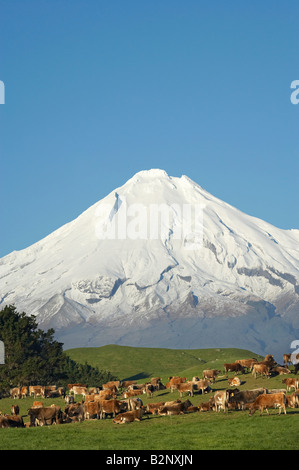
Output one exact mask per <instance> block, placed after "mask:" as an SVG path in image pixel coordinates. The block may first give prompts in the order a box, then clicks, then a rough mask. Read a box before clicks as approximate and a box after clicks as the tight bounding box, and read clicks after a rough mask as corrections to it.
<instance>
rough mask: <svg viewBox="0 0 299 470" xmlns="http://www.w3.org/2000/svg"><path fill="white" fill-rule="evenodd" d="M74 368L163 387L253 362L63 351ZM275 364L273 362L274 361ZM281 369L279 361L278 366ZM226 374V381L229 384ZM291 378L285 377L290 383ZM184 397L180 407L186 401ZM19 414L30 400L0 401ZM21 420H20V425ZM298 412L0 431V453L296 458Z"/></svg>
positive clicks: (184, 354) (195, 353) (227, 356)
mask: <svg viewBox="0 0 299 470" xmlns="http://www.w3.org/2000/svg"><path fill="white" fill-rule="evenodd" d="M68 354H69V355H70V356H71V358H72V359H75V360H76V361H78V362H85V361H87V362H88V363H90V364H91V365H94V366H96V365H97V366H98V367H99V368H100V369H106V370H110V371H111V372H112V373H113V374H114V375H116V376H118V377H119V378H120V379H126V378H136V379H137V380H138V382H139V383H142V382H145V381H146V379H147V378H149V377H153V376H160V377H161V378H162V382H163V383H164V384H165V383H166V381H167V380H168V377H169V376H170V375H181V376H185V377H186V378H187V379H191V378H192V377H193V376H194V375H199V376H201V375H202V370H203V369H205V368H213V369H220V370H222V369H223V364H224V363H225V362H233V361H235V360H236V359H244V358H247V357H257V359H260V357H259V356H257V355H255V354H253V353H252V352H250V351H244V350H238V349H206V350H169V349H149V348H130V347H123V346H113V345H110V346H104V347H102V348H82V349H73V350H69V351H68ZM276 359H277V361H279V358H276ZM280 362H281V360H280ZM232 376H233V374H232V373H230V374H229V377H232ZM240 377H241V380H242V381H243V383H242V385H241V386H240V387H239V388H240V389H241V390H245V389H252V388H257V387H261V386H262V387H266V388H284V387H283V386H282V385H283V384H282V377H281V376H277V377H273V378H271V379H267V378H264V377H263V378H257V379H254V377H253V376H252V375H251V373H249V374H245V375H242V376H240ZM290 377H293V374H291V375H290ZM226 388H229V386H228V382H227V379H226V378H225V377H224V374H223V375H222V376H220V377H219V378H218V379H217V380H216V383H215V384H214V385H213V390H216V389H217V390H223V389H226ZM210 396H211V394H209V395H206V394H205V395H203V396H202V395H201V394H198V393H196V394H195V396H194V397H193V398H191V402H192V403H193V404H194V405H198V404H199V403H200V402H202V401H207V400H208V399H209V397H210ZM141 398H142V400H143V402H144V404H146V403H148V402H155V401H166V400H173V399H176V398H179V394H178V392H173V393H171V392H169V391H168V390H160V391H157V392H155V394H154V397H153V398H147V397H146V396H145V395H142V396H141ZM186 398H187V397H184V398H183V399H186ZM42 401H43V402H44V404H45V405H50V404H52V403H55V404H59V405H60V406H61V408H62V409H64V408H65V404H64V401H63V400H62V399H59V398H56V399H45V400H42ZM16 403H17V404H18V405H19V406H20V414H21V415H23V414H24V415H25V414H27V410H28V408H29V407H30V406H31V405H32V403H33V398H27V399H23V400H11V399H8V398H5V399H2V400H0V410H1V411H2V412H3V413H10V406H11V404H16ZM26 420H28V418H24V421H25V422H26ZM298 425H299V409H298V408H294V409H290V408H288V409H287V415H286V416H285V415H281V416H279V415H278V410H275V409H273V410H270V415H269V416H267V415H266V414H264V416H262V417H260V415H259V412H257V413H255V415H254V416H252V417H249V415H248V411H229V412H227V413H224V412H220V413H216V412H206V413H199V412H197V413H190V414H185V415H181V416H153V415H149V417H148V418H147V417H145V418H143V420H142V421H141V422H135V423H130V424H127V425H116V424H113V422H112V420H111V419H110V418H107V419H106V420H89V421H84V422H82V423H72V424H63V425H57V426H54V425H53V426H45V427H37V428H26V429H0V450H101V449H102V450H182V451H184V450H185V451H187V450H203V449H205V450H216V449H217V450H272V449H273V450H282V449H285V450H298V449H299V443H298V430H299V426H298Z"/></svg>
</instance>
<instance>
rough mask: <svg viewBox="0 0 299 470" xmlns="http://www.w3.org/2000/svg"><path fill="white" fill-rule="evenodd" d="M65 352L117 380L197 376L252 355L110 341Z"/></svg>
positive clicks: (241, 352)
mask: <svg viewBox="0 0 299 470" xmlns="http://www.w3.org/2000/svg"><path fill="white" fill-rule="evenodd" d="M66 353H67V354H68V355H69V356H70V357H71V359H73V360H75V361H76V362H78V363H82V364H83V363H84V362H85V361H87V362H88V363H89V364H90V365H92V366H94V367H96V366H98V367H99V369H104V370H109V371H110V372H111V373H112V374H113V375H115V376H117V377H118V378H119V379H120V380H124V379H135V380H143V379H145V378H148V377H155V376H161V377H168V376H169V375H186V376H188V377H189V376H190V377H191V376H194V375H199V374H201V372H202V371H203V370H204V369H208V368H214V369H218V368H219V369H221V370H222V368H223V363H224V362H234V361H235V360H236V359H245V358H252V357H256V358H257V359H259V358H262V356H259V355H257V354H255V353H253V352H251V351H247V350H245V349H234V348H222V349H220V348H216V349H161V348H134V347H130V346H119V345H115V344H110V345H107V346H102V347H99V348H75V349H69V350H67V351H66Z"/></svg>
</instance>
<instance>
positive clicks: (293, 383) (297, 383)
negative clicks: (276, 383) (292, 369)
mask: <svg viewBox="0 0 299 470" xmlns="http://www.w3.org/2000/svg"><path fill="white" fill-rule="evenodd" d="M282 383H284V384H285V385H286V386H287V390H288V391H289V390H291V389H292V388H294V389H295V390H297V389H298V388H299V380H298V379H291V378H287V379H282Z"/></svg>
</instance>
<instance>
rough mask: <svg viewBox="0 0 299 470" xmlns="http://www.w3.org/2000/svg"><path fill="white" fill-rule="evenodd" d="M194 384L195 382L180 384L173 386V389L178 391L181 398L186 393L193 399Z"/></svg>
mask: <svg viewBox="0 0 299 470" xmlns="http://www.w3.org/2000/svg"><path fill="white" fill-rule="evenodd" d="M194 384H195V382H186V383H178V384H174V385H173V389H176V390H178V392H179V394H180V397H181V398H182V396H183V394H184V393H189V395H190V396H191V397H193V396H194Z"/></svg>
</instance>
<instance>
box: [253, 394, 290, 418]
mask: <svg viewBox="0 0 299 470" xmlns="http://www.w3.org/2000/svg"><path fill="white" fill-rule="evenodd" d="M277 407H278V408H279V414H280V413H281V410H283V412H284V414H287V413H286V398H285V394H284V393H273V394H263V395H259V396H258V397H257V398H256V400H255V402H254V403H252V405H250V407H249V416H252V415H253V414H254V413H255V412H256V410H260V415H262V414H263V411H264V410H266V412H267V414H269V411H268V408H277Z"/></svg>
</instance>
